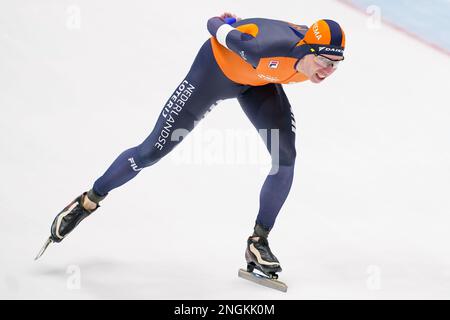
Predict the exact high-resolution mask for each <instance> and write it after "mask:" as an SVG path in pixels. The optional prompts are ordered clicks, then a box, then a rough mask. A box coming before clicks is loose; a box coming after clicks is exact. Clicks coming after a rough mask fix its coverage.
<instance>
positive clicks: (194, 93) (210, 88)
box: [93, 41, 243, 196]
mask: <svg viewBox="0 0 450 320" xmlns="http://www.w3.org/2000/svg"><path fill="white" fill-rule="evenodd" d="M242 90H243V86H242V85H238V84H236V83H234V82H232V81H230V80H229V79H228V78H226V77H225V76H224V74H223V73H222V71H221V70H220V68H219V66H218V65H217V63H216V61H215V59H214V56H213V53H212V49H211V44H210V41H207V42H206V43H205V44H204V45H203V46H202V48H201V49H200V51H199V53H198V55H197V57H196V59H195V61H194V63H193V65H192V67H191V69H190V71H189V73H188V75H187V76H186V78H185V79H184V80H183V81H182V82H181V84H180V85H179V86H178V87H177V88H176V90H175V91H174V93H173V94H172V95H171V97H170V98H169V99H168V101H167V103H166V104H165V105H164V107H163V110H162V111H161V114H160V116H159V118H158V120H157V122H156V125H155V127H154V129H153V131H152V132H151V133H150V135H149V136H148V137H147V138H146V139H145V140H144V141H143V142H142V143H141V144H140V145H138V146H136V147H133V148H131V149H128V150H126V151H124V152H123V153H122V154H121V155H120V156H119V157H118V158H117V159H116V160H115V161H114V162H113V163H112V165H111V166H110V167H109V168H108V170H107V171H106V172H105V173H104V174H103V175H102V176H101V177H100V178H99V179H97V181H95V183H94V186H93V191H94V192H95V193H96V194H97V195H99V196H105V195H107V194H108V192H109V191H111V190H113V189H115V188H117V187H119V186H121V185H123V184H124V183H126V182H128V181H129V180H131V179H132V178H134V177H135V176H136V175H137V174H138V173H139V171H141V170H142V169H143V168H145V167H148V166H151V165H153V164H155V163H156V162H158V161H159V160H160V159H161V158H163V157H164V156H165V155H167V154H168V153H169V152H170V151H171V150H172V149H173V148H174V147H175V146H176V145H178V143H179V142H180V141H181V138H180V137H179V136H180V135H181V137H183V136H184V135H185V134H186V133H188V132H190V131H191V130H192V129H193V128H194V126H195V125H196V124H197V123H198V121H200V120H201V119H202V118H203V117H204V115H205V113H206V112H207V111H208V110H209V109H210V108H211V106H212V105H213V104H214V103H215V102H217V101H218V100H223V99H228V98H233V97H236V96H237V95H238V94H239V93H240V92H241V91H242ZM174 132H175V134H174ZM173 134H174V135H173Z"/></svg>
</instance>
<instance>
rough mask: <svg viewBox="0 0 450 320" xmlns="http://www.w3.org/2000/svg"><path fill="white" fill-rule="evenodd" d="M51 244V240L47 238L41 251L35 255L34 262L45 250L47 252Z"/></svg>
mask: <svg viewBox="0 0 450 320" xmlns="http://www.w3.org/2000/svg"><path fill="white" fill-rule="evenodd" d="M52 242H53V240H52V239H51V238H48V239H47V241H45V243H44V245H43V246H42V249H41V250H40V251H39V253H38V254H37V256H36V258H34V261H36V260H37V259H39V258H40V257H41V256H42V255H43V254H44V252H45V250H47V248H48V246H49V245H50V243H52Z"/></svg>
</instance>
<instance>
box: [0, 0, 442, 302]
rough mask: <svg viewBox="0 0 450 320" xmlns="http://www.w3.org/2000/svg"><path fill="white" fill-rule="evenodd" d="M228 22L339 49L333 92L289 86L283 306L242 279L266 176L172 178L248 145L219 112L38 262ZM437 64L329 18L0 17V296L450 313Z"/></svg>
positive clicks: (38, 7) (191, 12)
mask: <svg viewBox="0 0 450 320" xmlns="http://www.w3.org/2000/svg"><path fill="white" fill-rule="evenodd" d="M71 5H75V6H76V7H70V6H71ZM77 8H78V9H80V13H81V15H80V17H81V20H80V28H79V29H73V27H74V26H75V27H76V25H77V20H76V14H77V10H78V9H77ZM225 10H227V11H232V12H236V13H237V14H239V15H240V16H242V17H271V18H275V19H282V20H286V21H293V22H298V23H300V24H311V23H312V22H313V21H315V20H316V19H319V18H333V19H335V20H337V21H339V22H340V23H341V24H342V25H343V27H344V28H345V30H346V34H347V44H348V45H347V50H346V52H347V54H346V61H345V62H344V63H343V64H342V66H341V67H340V69H339V70H338V71H337V72H336V74H335V75H334V76H333V77H332V78H330V79H328V80H327V81H326V82H324V83H323V84H321V85H314V84H311V83H304V84H297V85H291V86H287V87H286V92H287V94H288V96H289V98H290V101H291V104H292V107H293V110H294V113H295V115H296V118H297V133H298V135H297V148H298V154H299V157H298V160H297V168H296V176H295V181H294V185H293V187H292V191H291V194H290V196H289V198H288V200H287V202H286V204H285V206H284V207H283V209H282V212H281V213H280V215H279V218H278V220H277V224H276V226H275V228H274V230H273V232H272V235H271V238H270V240H271V246H272V248H273V250H274V252H275V253H276V254H277V256H278V257H279V259H280V260H281V262H282V265H283V267H284V271H283V272H282V273H281V274H280V278H281V280H283V281H285V282H287V283H288V285H289V291H288V292H287V293H286V294H283V293H281V292H276V291H273V290H271V289H267V288H263V287H259V286H257V285H255V284H252V283H250V282H246V281H244V280H242V279H239V278H238V277H237V272H238V269H239V268H240V267H243V266H244V257H243V253H244V248H245V241H246V237H247V236H248V234H249V232H250V230H251V228H252V226H253V222H254V219H255V217H256V213H257V210H258V195H259V190H260V187H261V185H262V182H263V181H264V178H265V172H266V171H265V170H266V169H268V167H267V166H266V165H265V166H261V165H258V164H256V163H252V164H234V165H233V164H214V165H208V164H207V163H206V162H205V161H204V151H202V149H195V150H196V151H195V152H196V154H197V157H198V159H200V160H202V159H203V160H202V161H198V162H199V163H197V164H196V163H193V164H192V163H182V164H180V163H179V162H176V157H177V155H178V156H179V155H180V154H182V153H183V152H187V151H189V150H190V149H193V148H194V145H195V144H199V145H200V146H202V145H204V146H205V147H206V146H208V147H209V148H214V145H216V146H218V149H219V151H226V152H227V153H233V152H235V150H234V149H232V148H231V149H230V148H228V149H224V148H223V144H220V141H219V140H220V139H218V140H217V139H216V140H214V139H213V141H212V142H211V141H208V139H206V138H205V136H206V137H208V136H207V134H208V132H216V131H217V132H219V138H220V132H222V133H224V134H225V132H228V131H230V130H235V131H237V132H249V133H250V134H252V133H254V132H253V131H252V130H253V129H252V127H251V125H250V123H249V121H248V120H247V119H246V117H245V115H244V113H243V112H242V111H241V110H240V107H239V105H238V103H237V102H236V101H233V100H229V101H225V102H222V103H221V104H219V106H217V107H216V108H215V109H214V110H213V112H211V113H210V114H209V115H208V116H207V118H206V119H205V120H204V121H203V122H202V123H201V124H200V125H199V127H198V128H197V129H196V130H195V132H194V133H193V134H192V135H190V136H189V137H188V138H187V139H186V141H185V142H183V143H182V144H181V145H180V146H179V147H178V148H177V149H175V151H174V152H173V153H172V154H171V155H170V156H169V157H167V158H166V159H164V160H162V161H161V162H160V163H158V164H157V165H155V166H153V167H151V168H149V169H146V170H144V171H143V172H142V173H141V174H140V175H139V176H138V177H137V178H136V179H134V180H133V181H131V182H130V183H128V184H126V185H125V186H123V187H121V188H120V189H117V190H115V191H113V192H111V195H110V197H109V198H108V199H107V201H104V203H103V205H102V208H100V209H99V210H98V211H97V212H96V214H95V215H94V216H92V217H90V218H88V220H86V221H84V222H83V223H82V225H80V226H79V228H78V229H77V230H76V231H75V232H74V233H73V234H71V235H70V236H69V237H68V238H67V239H66V240H65V241H64V242H63V243H61V244H59V245H54V246H52V247H50V248H49V249H48V251H47V252H46V254H45V255H44V256H43V257H42V259H41V260H40V261H38V262H34V261H33V258H34V256H35V254H36V253H37V251H38V250H39V248H40V246H41V245H42V243H43V242H44V240H45V238H46V237H47V236H48V233H49V227H50V224H51V222H52V220H53V218H54V216H55V214H56V213H57V212H58V211H59V210H60V209H62V207H64V206H65V205H66V204H67V203H68V202H69V201H70V200H72V199H73V198H74V197H75V196H77V195H78V194H79V193H80V192H81V191H83V190H86V189H88V188H89V187H90V186H91V184H92V183H93V181H94V180H95V179H96V178H97V177H98V176H99V175H101V174H102V173H103V172H104V170H105V169H106V168H107V167H108V166H109V165H110V163H111V162H112V161H113V160H114V159H115V158H116V156H117V155H118V154H119V153H121V152H122V151H123V150H125V149H126V148H129V147H132V146H134V145H136V144H138V143H140V142H141V141H142V140H143V139H144V138H145V137H146V136H147V134H148V133H149V132H150V130H151V129H152V127H153V124H154V122H155V120H156V118H157V116H158V114H159V112H160V110H161V107H162V105H163V104H164V102H165V101H166V99H167V98H168V97H169V95H170V94H171V93H172V91H173V90H174V89H175V87H176V86H177V84H178V83H179V82H180V81H181V80H182V79H183V77H184V76H185V74H186V73H187V71H188V69H189V67H190V65H191V63H192V60H193V58H194V56H195V54H196V52H197V50H198V48H199V47H200V46H201V44H202V43H203V41H204V40H205V39H206V38H207V37H208V33H207V31H206V21H207V19H208V18H209V17H210V16H213V15H217V14H220V13H221V12H223V11H225ZM449 66H450V65H449V58H448V57H447V56H445V55H442V54H441V53H439V52H437V51H434V50H433V49H431V48H429V47H427V46H425V45H423V44H421V43H420V42H417V41H416V40H413V39H411V38H408V37H406V36H405V35H403V34H401V33H399V32H397V31H395V30H393V29H390V28H389V27H387V26H385V27H382V28H381V29H369V28H367V18H366V17H365V16H364V15H362V14H360V13H358V12H356V11H354V10H352V9H350V8H348V7H347V6H344V5H342V4H340V3H338V2H335V1H331V0H329V1H313V2H312V1H310V2H305V1H297V2H293V1H290V0H289V1H288V0H280V1H277V2H276V3H273V1H267V0H258V1H253V0H250V1H246V2H242V1H234V0H233V1H230V0H229V1H206V0H204V1H192V2H186V1H183V2H181V1H171V2H169V1H166V2H159V3H158V4H155V2H153V1H107V2H105V1H99V0H95V1H93V0H79V1H50V0H46V1H44V0H42V1H39V2H37V1H24V0H20V1H2V2H1V3H0V110H1V116H0V130H1V132H0V148H1V151H2V152H1V155H2V156H1V158H0V177H1V183H0V209H1V213H0V298H6V299H16V298H26V299H35V298H38V299H43V298H56V299H79V298H88V299H91V298H95V299H109V298H112V299H122V298H124V299H130V298H137V299H314V298H319V299H326V298H331V299H335V298H342V299H349V298H356V299H379V298H387V299H393V298H450V246H449V243H450V241H449V240H450V234H449V226H450V199H449V190H450V126H449V123H450V109H449V103H448V94H449V91H450V86H449V82H448V71H449ZM214 130H215V131H214ZM227 130H228V131H227ZM205 133H206V134H205ZM209 138H211V137H210V136H209ZM259 143H261V142H259ZM202 152H203V153H202ZM263 160H264V159H263ZM265 160H267V159H265ZM263 162H264V161H263ZM265 163H266V164H267V161H266V162H265ZM262 169H264V170H262ZM72 270H79V271H80V273H79V274H80V276H81V278H80V279H79V280H80V282H79V284H80V286H79V289H77V286H76V284H77V282H76V281H74V279H75V280H76V278H74V274H70V272H71V271H72ZM77 274H78V273H76V274H75V276H76V275H77ZM74 284H75V287H74Z"/></svg>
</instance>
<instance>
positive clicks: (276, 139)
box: [93, 17, 344, 230]
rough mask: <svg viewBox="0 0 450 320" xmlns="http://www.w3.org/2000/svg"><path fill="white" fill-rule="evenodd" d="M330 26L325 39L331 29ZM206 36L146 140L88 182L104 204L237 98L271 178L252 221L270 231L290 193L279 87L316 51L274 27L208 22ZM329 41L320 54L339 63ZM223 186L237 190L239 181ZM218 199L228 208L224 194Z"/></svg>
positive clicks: (292, 28)
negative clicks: (255, 133) (265, 156)
mask: <svg viewBox="0 0 450 320" xmlns="http://www.w3.org/2000/svg"><path fill="white" fill-rule="evenodd" d="M330 23H331V26H330V27H329V28H328V29H329V33H330V34H331V33H332V29H333V28H334V27H336V26H335V25H333V24H332V23H333V22H332V21H331V22H330ZM208 30H209V32H210V33H211V35H212V38H210V39H209V40H207V41H206V42H205V43H204V44H203V46H202V47H201V49H200V50H199V52H198V54H197V56H196V58H195V60H194V62H193V64H192V66H191V68H190V70H189V73H188V74H187V76H186V77H185V78H184V79H183V80H182V81H181V83H180V85H179V86H178V87H177V88H176V89H175V91H174V92H173V94H172V95H171V96H170V97H169V99H168V100H167V102H166V103H165V105H164V107H163V108H162V111H161V113H160V115H159V118H158V120H157V122H156V124H155V126H154V127H153V130H152V131H151V133H150V135H149V136H148V137H147V138H146V139H145V140H144V141H143V142H142V143H140V144H138V145H136V146H135V147H132V148H130V149H128V150H125V151H124V152H122V153H121V154H120V155H119V157H118V158H117V159H116V160H115V161H114V162H113V163H112V164H111V166H110V167H109V168H108V169H107V170H106V172H105V173H104V174H103V175H102V176H101V177H100V178H99V179H97V180H96V181H95V183H94V186H93V191H94V192H95V193H96V194H98V196H100V197H102V196H106V195H107V194H108V193H109V192H110V191H111V190H113V189H115V188H117V187H119V186H121V185H123V184H124V183H126V182H127V181H129V180H131V179H132V178H134V177H135V176H136V175H137V174H138V173H139V172H140V171H141V170H142V169H143V168H145V167H148V166H151V165H153V164H155V163H156V162H158V161H159V160H160V159H162V158H163V157H164V156H165V155H167V154H168V153H169V152H170V151H171V150H172V149H173V148H174V147H175V146H176V145H178V144H179V142H180V141H182V139H183V138H184V137H185V136H186V134H187V133H189V132H190V131H192V129H193V128H194V126H195V124H196V123H197V122H198V121H199V120H201V119H202V118H203V117H204V116H205V114H206V113H207V112H208V111H210V110H211V108H212V107H213V106H215V105H216V104H217V103H218V101H220V100H224V99H230V98H237V100H238V102H239V104H240V105H241V107H242V109H243V111H244V113H245V114H246V115H247V117H248V118H249V120H250V121H251V123H252V124H253V125H254V127H255V128H256V129H257V130H259V132H260V134H261V136H262V137H263V140H264V143H265V144H266V146H267V149H268V151H269V153H270V155H271V157H272V170H271V172H270V173H269V175H268V176H267V178H266V180H265V182H264V184H263V186H262V189H261V193H260V208H259V212H258V215H257V219H256V222H257V223H258V224H260V225H261V226H263V227H265V228H266V229H268V230H270V229H271V228H272V227H273V225H274V223H275V219H276V217H277V215H278V213H279V211H280V209H281V207H282V205H283V204H284V202H285V200H286V198H287V196H288V193H289V190H290V188H291V185H292V181H293V175H294V165H295V158H296V150H295V130H296V124H295V119H294V115H293V113H292V110H291V105H290V103H289V101H288V98H287V97H286V94H285V93H284V90H283V87H282V84H287V83H293V82H301V81H305V80H307V78H306V76H305V75H303V74H301V73H299V72H297V71H296V68H295V66H296V63H297V62H298V61H299V59H301V57H303V56H304V55H305V54H309V53H311V52H312V51H311V50H314V49H315V50H316V51H318V50H322V49H323V47H317V46H315V45H314V44H313V45H312V46H309V45H308V46H302V45H299V44H301V43H302V39H303V38H304V36H305V32H306V31H307V30H308V28H307V27H306V26H298V25H295V24H291V23H287V22H283V21H277V20H270V19H258V18H256V19H245V20H241V21H239V22H234V23H232V25H229V24H226V23H225V21H224V20H222V19H221V18H218V17H215V18H211V19H210V20H209V21H208ZM315 36H317V34H316V35H315ZM321 36H326V35H321ZM329 38H330V39H331V40H332V41H331V42H332V43H329V46H327V48H328V49H330V50H331V49H333V48H334V47H336V48H334V49H333V50H331V51H330V52H332V54H333V53H335V54H336V55H341V52H339V50H340V49H339V47H340V46H341V47H342V43H343V42H344V39H343V38H342V37H341V39H339V35H338V36H337V37H336V36H334V37H329ZM338 42H340V43H338ZM321 48H322V49H321ZM306 51H308V52H306ZM225 151H226V150H225ZM228 151H229V152H234V150H228ZM242 179H245V177H242ZM170 181H171V185H166V186H165V187H164V189H165V190H172V191H173V192H172V191H170V192H171V193H173V196H174V197H176V196H177V194H179V193H180V192H183V190H178V186H177V184H176V179H175V178H174V179H170ZM213 181H214V180H213ZM224 183H229V184H230V185H233V184H236V185H237V184H239V181H224ZM212 188H214V186H212ZM186 192H188V191H186ZM210 192H211V189H210V188H208V190H205V194H204V195H198V194H196V195H192V198H199V197H202V196H205V197H206V196H207V195H208V193H210ZM156 197H157V195H155V198H156ZM223 199H224V200H223V201H224V202H226V203H229V200H230V199H228V195H227V194H224V195H223ZM235 210H239V208H238V207H237V206H236V208H235ZM212 211H214V208H212ZM221 218H222V219H227V217H221Z"/></svg>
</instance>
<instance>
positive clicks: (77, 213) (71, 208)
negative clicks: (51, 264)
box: [35, 189, 104, 260]
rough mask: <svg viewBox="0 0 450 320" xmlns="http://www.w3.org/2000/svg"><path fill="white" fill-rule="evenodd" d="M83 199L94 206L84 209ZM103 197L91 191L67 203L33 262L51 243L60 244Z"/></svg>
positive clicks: (96, 207) (54, 221)
mask: <svg viewBox="0 0 450 320" xmlns="http://www.w3.org/2000/svg"><path fill="white" fill-rule="evenodd" d="M85 197H88V200H90V202H91V203H94V204H95V206H94V207H91V208H88V209H87V208H85V207H84V206H83V204H84V203H85ZM103 198H104V197H99V196H97V195H96V194H95V193H94V192H93V190H92V189H91V190H89V192H84V193H83V194H81V195H80V196H78V197H77V198H76V199H75V200H73V201H72V202H71V203H69V204H68V205H67V206H66V207H65V208H64V209H63V210H62V211H61V212H60V213H58V215H57V216H56V217H55V219H54V220H53V223H52V226H51V229H50V237H49V238H48V239H47V241H46V242H45V244H44V246H43V248H42V249H41V251H40V252H39V253H38V255H37V256H36V258H35V260H37V259H39V258H40V257H41V256H42V254H43V253H44V252H45V250H46V249H47V247H48V246H49V245H50V243H52V242H56V243H58V242H61V241H62V240H63V239H64V238H65V237H66V236H67V235H68V234H69V233H70V232H72V230H73V229H75V227H76V226H77V225H78V224H79V223H80V222H81V221H82V220H83V219H85V218H86V217H87V216H89V215H90V214H91V213H93V212H94V211H95V210H97V209H98V207H100V205H99V204H98V202H99V201H100V200H103Z"/></svg>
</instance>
